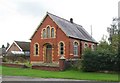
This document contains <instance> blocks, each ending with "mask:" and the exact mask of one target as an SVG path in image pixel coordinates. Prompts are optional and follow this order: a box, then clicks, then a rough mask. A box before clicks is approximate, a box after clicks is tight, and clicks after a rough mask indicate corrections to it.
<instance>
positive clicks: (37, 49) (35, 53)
mask: <svg viewBox="0 0 120 83" xmlns="http://www.w3.org/2000/svg"><path fill="white" fill-rule="evenodd" d="M34 55H39V44H38V43H36V44H35V45H34Z"/></svg>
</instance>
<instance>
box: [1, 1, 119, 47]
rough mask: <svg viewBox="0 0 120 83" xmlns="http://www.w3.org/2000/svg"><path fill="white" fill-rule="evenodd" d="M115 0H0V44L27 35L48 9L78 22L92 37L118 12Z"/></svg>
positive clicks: (103, 32) (24, 38)
mask: <svg viewBox="0 0 120 83" xmlns="http://www.w3.org/2000/svg"><path fill="white" fill-rule="evenodd" d="M118 1H119V0H0V47H1V46H2V45H3V44H4V45H5V46H6V45H7V42H8V43H10V44H11V43H12V42H13V41H14V40H16V41H30V40H29V39H30V37H31V36H32V35H33V33H34V31H35V30H36V28H37V27H38V25H39V24H40V22H41V21H42V19H43V18H44V16H45V15H46V12H50V13H52V14H55V15H57V16H59V17H62V18H65V19H67V20H69V19H70V18H73V21H74V23H77V24H80V25H82V26H83V27H84V28H85V30H87V31H88V32H89V33H90V34H91V26H92V37H93V38H94V39H95V40H96V41H98V42H99V41H100V40H101V38H102V37H103V35H107V36H108V33H107V27H110V24H111V23H112V18H114V17H117V16H118Z"/></svg>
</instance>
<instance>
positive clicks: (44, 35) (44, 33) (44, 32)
mask: <svg viewBox="0 0 120 83" xmlns="http://www.w3.org/2000/svg"><path fill="white" fill-rule="evenodd" d="M42 36H43V38H46V31H45V29H43V34H42Z"/></svg>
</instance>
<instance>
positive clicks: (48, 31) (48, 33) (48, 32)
mask: <svg viewBox="0 0 120 83" xmlns="http://www.w3.org/2000/svg"><path fill="white" fill-rule="evenodd" d="M47 38H50V27H49V26H48V27H47Z"/></svg>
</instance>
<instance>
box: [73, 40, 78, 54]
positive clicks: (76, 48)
mask: <svg viewBox="0 0 120 83" xmlns="http://www.w3.org/2000/svg"><path fill="white" fill-rule="evenodd" d="M74 56H78V43H77V42H74Z"/></svg>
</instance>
